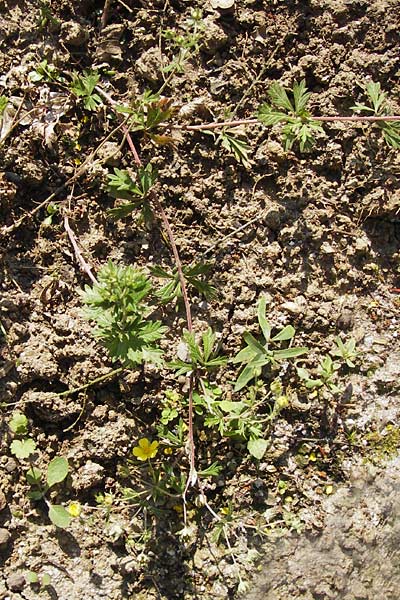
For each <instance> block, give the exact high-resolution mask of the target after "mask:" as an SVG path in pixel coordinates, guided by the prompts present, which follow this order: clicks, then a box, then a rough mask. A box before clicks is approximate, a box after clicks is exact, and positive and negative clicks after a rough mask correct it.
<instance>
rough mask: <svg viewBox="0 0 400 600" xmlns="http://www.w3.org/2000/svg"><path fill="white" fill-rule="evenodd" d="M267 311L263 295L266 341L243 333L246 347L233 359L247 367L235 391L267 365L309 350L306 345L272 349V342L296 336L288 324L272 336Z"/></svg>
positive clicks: (261, 310) (262, 323) (261, 308)
mask: <svg viewBox="0 0 400 600" xmlns="http://www.w3.org/2000/svg"><path fill="white" fill-rule="evenodd" d="M265 311H266V299H265V297H262V298H261V299H260V302H259V305H258V322H259V325H260V328H261V331H262V333H263V336H264V341H263V342H259V341H257V340H256V339H255V337H254V336H253V335H251V333H249V332H248V331H246V332H245V333H244V334H243V339H244V341H245V342H246V347H245V348H243V350H241V351H240V352H239V353H238V354H237V355H236V356H235V358H234V359H233V361H232V362H233V363H234V364H237V363H241V364H245V367H244V368H243V370H242V371H241V373H240V374H239V377H238V379H237V381H236V384H235V392H238V391H239V390H241V389H242V388H244V387H245V386H246V385H247V384H248V383H249V382H250V381H251V380H252V379H257V378H258V377H260V375H261V374H262V370H263V368H264V367H265V366H266V365H269V364H270V365H273V366H276V365H277V364H278V363H279V362H281V361H283V360H287V359H292V358H297V357H298V356H301V355H302V354H305V353H306V352H307V351H308V349H307V348H304V347H300V348H290V347H289V348H284V349H279V350H275V349H271V348H270V344H280V343H281V342H287V341H289V342H290V341H291V340H292V339H293V337H294V334H295V330H294V328H293V327H292V326H291V325H287V326H286V327H284V328H283V329H281V330H280V331H279V332H278V333H277V334H276V335H274V336H272V326H271V325H270V323H269V322H268V321H267V319H266V317H265Z"/></svg>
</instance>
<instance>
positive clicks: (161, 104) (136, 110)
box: [117, 90, 179, 146]
mask: <svg viewBox="0 0 400 600" xmlns="http://www.w3.org/2000/svg"><path fill="white" fill-rule="evenodd" d="M178 110H179V109H178V107H177V106H174V104H173V100H172V99H170V98H162V97H161V96H160V94H158V93H154V92H152V91H150V90H146V91H145V92H144V94H143V95H142V96H141V97H139V98H137V99H135V100H134V101H133V102H132V103H131V105H130V106H118V107H117V111H118V112H120V113H123V114H128V115H131V116H130V119H129V120H128V127H129V130H130V131H142V132H143V135H144V136H145V137H147V138H148V139H150V140H152V141H153V142H155V143H156V144H158V145H160V146H163V145H168V144H170V145H173V144H174V143H175V139H174V138H173V137H171V136H170V135H165V134H164V133H157V128H158V127H159V126H160V125H162V124H165V123H168V121H170V120H171V118H172V117H173V116H174V115H175V114H176V113H177V111H178Z"/></svg>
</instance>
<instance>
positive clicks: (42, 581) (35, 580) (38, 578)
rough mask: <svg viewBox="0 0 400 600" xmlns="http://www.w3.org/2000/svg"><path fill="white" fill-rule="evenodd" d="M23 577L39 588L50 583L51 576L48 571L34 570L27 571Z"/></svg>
mask: <svg viewBox="0 0 400 600" xmlns="http://www.w3.org/2000/svg"><path fill="white" fill-rule="evenodd" d="M25 578H26V581H27V582H28V583H29V584H30V585H36V586H38V587H39V588H45V587H47V586H49V585H51V576H50V575H49V574H48V573H43V574H38V573H36V571H27V573H26V574H25Z"/></svg>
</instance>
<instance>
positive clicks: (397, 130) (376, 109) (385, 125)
mask: <svg viewBox="0 0 400 600" xmlns="http://www.w3.org/2000/svg"><path fill="white" fill-rule="evenodd" d="M362 87H363V88H364V90H365V93H366V95H367V98H368V100H369V104H360V103H357V104H355V105H354V106H352V110H353V111H355V112H356V113H359V114H360V113H361V114H363V113H364V114H367V115H369V116H375V117H389V116H392V115H393V111H392V109H391V106H390V103H389V101H388V100H387V97H386V94H385V93H384V92H383V91H382V90H381V85H380V83H374V82H373V81H370V82H369V83H368V84H367V85H366V86H365V87H364V86H362ZM374 125H375V127H379V129H381V131H382V133H383V137H384V139H385V141H386V143H387V144H388V145H389V146H392V148H400V121H376V122H375V123H374Z"/></svg>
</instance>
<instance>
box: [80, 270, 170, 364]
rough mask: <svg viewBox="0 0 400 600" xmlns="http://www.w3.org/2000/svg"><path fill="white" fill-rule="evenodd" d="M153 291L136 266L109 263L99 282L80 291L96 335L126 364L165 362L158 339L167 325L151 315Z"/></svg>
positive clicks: (99, 277)
mask: <svg viewBox="0 0 400 600" xmlns="http://www.w3.org/2000/svg"><path fill="white" fill-rule="evenodd" d="M151 290H152V286H151V283H150V281H149V279H148V278H147V277H146V275H144V274H143V273H142V272H141V271H139V270H138V269H135V268H134V267H130V266H128V267H120V266H117V265H115V264H114V263H113V262H111V261H110V262H109V263H108V264H107V265H105V266H104V267H102V269H100V271H99V273H98V283H97V284H94V285H93V287H90V286H86V288H85V291H84V292H81V296H82V300H83V302H84V304H86V310H85V313H84V314H85V316H86V318H87V319H89V320H92V321H94V322H95V323H96V325H97V329H96V331H95V334H96V336H97V337H98V338H100V339H101V341H102V343H103V344H104V346H105V347H106V348H107V350H108V352H109V353H110V356H111V357H112V358H113V359H114V360H120V361H121V362H122V363H123V365H124V366H126V367H131V368H132V367H137V366H138V365H140V364H142V363H145V362H149V363H153V364H156V365H161V364H162V351H161V350H160V348H158V346H156V345H155V342H157V340H159V339H160V338H161V337H162V336H163V334H164V332H165V331H166V327H164V326H163V325H162V324H161V322H160V321H153V320H152V319H150V318H149V315H150V313H151V311H152V309H151V308H150V307H149V306H148V305H147V304H146V298H147V297H148V296H149V294H150V292H151Z"/></svg>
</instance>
